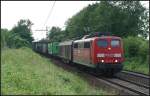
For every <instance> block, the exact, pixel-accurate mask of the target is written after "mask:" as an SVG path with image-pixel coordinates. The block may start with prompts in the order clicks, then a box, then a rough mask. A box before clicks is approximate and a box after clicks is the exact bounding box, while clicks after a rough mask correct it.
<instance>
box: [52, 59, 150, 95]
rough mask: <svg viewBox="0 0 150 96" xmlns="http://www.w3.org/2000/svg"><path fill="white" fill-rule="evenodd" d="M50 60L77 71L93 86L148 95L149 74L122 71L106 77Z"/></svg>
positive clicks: (118, 91)
mask: <svg viewBox="0 0 150 96" xmlns="http://www.w3.org/2000/svg"><path fill="white" fill-rule="evenodd" d="M51 61H52V62H54V63H55V64H56V65H58V66H60V67H62V68H64V69H67V70H69V71H74V72H78V74H79V75H80V76H81V77H84V78H85V79H86V80H87V81H88V82H90V84H92V85H94V86H97V87H101V88H103V89H106V90H111V91H115V93H117V95H149V79H150V78H149V76H146V75H143V74H139V73H134V72H128V71H122V72H120V73H118V74H116V75H115V76H114V77H111V78H108V77H104V76H102V75H97V74H95V73H94V72H93V71H89V70H84V68H79V67H77V66H74V65H73V64H71V66H70V64H65V63H63V62H61V61H59V60H58V59H51Z"/></svg>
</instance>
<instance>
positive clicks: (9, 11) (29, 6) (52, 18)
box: [1, 1, 149, 41]
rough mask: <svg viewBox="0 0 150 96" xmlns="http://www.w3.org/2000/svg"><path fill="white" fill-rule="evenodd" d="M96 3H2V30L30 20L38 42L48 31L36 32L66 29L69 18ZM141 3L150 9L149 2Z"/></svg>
mask: <svg viewBox="0 0 150 96" xmlns="http://www.w3.org/2000/svg"><path fill="white" fill-rule="evenodd" d="M54 2H55V4H54ZM96 2H99V1H1V28H7V29H9V30H11V29H12V27H13V26H15V25H16V24H17V22H18V21H19V20H20V19H29V20H30V21H31V22H32V23H33V24H34V25H33V26H32V34H33V37H34V39H35V40H36V41H37V40H40V39H42V38H45V37H46V31H36V30H41V29H42V30H45V29H46V26H48V29H51V27H52V26H58V27H60V28H62V29H64V28H65V22H66V21H67V20H68V19H69V18H71V17H72V16H73V15H75V14H76V13H77V12H79V11H80V10H82V9H83V8H84V7H86V6H88V5H89V4H93V3H96ZM141 3H142V4H144V6H145V7H146V8H149V1H142V2H141ZM53 4H54V6H53ZM52 6H53V10H51V9H52ZM49 13H51V14H50V15H49ZM47 18H48V19H47Z"/></svg>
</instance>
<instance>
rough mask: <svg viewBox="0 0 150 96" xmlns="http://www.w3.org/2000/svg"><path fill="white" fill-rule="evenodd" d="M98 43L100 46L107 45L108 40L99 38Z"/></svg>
mask: <svg viewBox="0 0 150 96" xmlns="http://www.w3.org/2000/svg"><path fill="white" fill-rule="evenodd" d="M97 45H98V46H99V47H107V45H108V42H107V41H106V40H98V42H97Z"/></svg>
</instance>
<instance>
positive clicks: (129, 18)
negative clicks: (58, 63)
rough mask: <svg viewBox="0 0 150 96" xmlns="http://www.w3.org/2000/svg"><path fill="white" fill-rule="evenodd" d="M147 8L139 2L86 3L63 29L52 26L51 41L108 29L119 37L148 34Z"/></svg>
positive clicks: (79, 36)
mask: <svg viewBox="0 0 150 96" xmlns="http://www.w3.org/2000/svg"><path fill="white" fill-rule="evenodd" d="M148 12H149V10H147V9H146V8H145V7H143V5H141V3H140V1H101V2H100V3H95V4H92V5H88V6H87V7H85V8H83V9H82V10H81V11H80V12H78V13H77V14H75V15H74V16H72V17H71V18H69V19H68V20H67V22H66V24H65V25H66V28H65V30H61V28H59V27H56V26H53V27H52V28H51V30H50V31H49V39H50V40H51V41H63V40H67V39H73V38H81V37H83V36H84V35H87V34H90V33H94V32H110V34H111V35H115V36H119V37H123V38H124V37H128V36H138V35H140V36H142V37H143V38H147V36H148V35H149V34H148V33H149V14H148Z"/></svg>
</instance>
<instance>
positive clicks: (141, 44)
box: [123, 36, 149, 74]
mask: <svg viewBox="0 0 150 96" xmlns="http://www.w3.org/2000/svg"><path fill="white" fill-rule="evenodd" d="M123 42H124V50H125V58H126V61H125V63H124V65H125V69H127V70H132V71H138V72H142V73H146V74H148V73H149V67H148V65H149V50H148V49H149V47H148V46H149V45H148V42H149V41H148V40H145V39H143V38H141V37H131V36H130V37H127V38H124V39H123Z"/></svg>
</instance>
